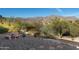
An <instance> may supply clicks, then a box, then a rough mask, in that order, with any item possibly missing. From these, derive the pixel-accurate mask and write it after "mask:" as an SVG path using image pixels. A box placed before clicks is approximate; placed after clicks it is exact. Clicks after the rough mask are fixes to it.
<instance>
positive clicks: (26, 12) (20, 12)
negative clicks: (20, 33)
mask: <svg viewBox="0 0 79 59" xmlns="http://www.w3.org/2000/svg"><path fill="white" fill-rule="evenodd" d="M0 14H1V15H2V16H5V17H9V16H11V17H24V18H27V17H38V16H50V15H58V16H77V17H79V8H0Z"/></svg>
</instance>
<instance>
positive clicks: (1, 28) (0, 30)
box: [0, 26, 8, 34]
mask: <svg viewBox="0 0 79 59" xmlns="http://www.w3.org/2000/svg"><path fill="white" fill-rule="evenodd" d="M7 32H8V29H7V28H4V27H1V26H0V34H3V33H7Z"/></svg>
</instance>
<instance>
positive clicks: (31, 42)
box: [0, 34, 78, 50]
mask: <svg viewBox="0 0 79 59" xmlns="http://www.w3.org/2000/svg"><path fill="white" fill-rule="evenodd" d="M5 35H6V34H1V35H0V50H78V48H76V47H75V46H72V45H68V44H66V43H64V42H62V41H59V40H55V39H46V38H39V37H36V38H35V37H31V36H26V37H19V38H17V39H11V40H9V39H5V38H4V37H5Z"/></svg>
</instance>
